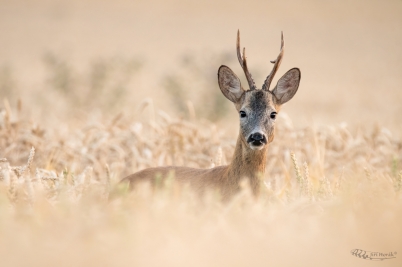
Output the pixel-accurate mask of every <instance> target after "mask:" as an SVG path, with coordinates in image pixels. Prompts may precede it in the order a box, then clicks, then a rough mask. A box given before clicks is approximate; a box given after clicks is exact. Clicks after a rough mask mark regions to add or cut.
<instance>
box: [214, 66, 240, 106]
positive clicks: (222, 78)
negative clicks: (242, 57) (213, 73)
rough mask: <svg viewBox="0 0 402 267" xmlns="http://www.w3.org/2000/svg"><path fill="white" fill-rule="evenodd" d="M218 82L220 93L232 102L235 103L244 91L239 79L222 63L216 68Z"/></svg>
mask: <svg viewBox="0 0 402 267" xmlns="http://www.w3.org/2000/svg"><path fill="white" fill-rule="evenodd" d="M218 83H219V88H221V91H222V94H223V95H224V96H225V97H226V98H227V99H229V100H230V101H232V102H233V103H236V102H237V101H238V100H239V99H240V97H241V96H242V94H243V93H244V90H243V88H242V87H241V84H240V79H239V78H238V77H237V76H236V74H234V72H233V71H232V70H231V69H229V67H226V66H224V65H222V66H220V68H219V70H218Z"/></svg>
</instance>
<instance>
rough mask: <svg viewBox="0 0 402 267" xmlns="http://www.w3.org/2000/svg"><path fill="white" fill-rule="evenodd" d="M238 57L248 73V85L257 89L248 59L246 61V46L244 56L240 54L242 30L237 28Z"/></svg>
mask: <svg viewBox="0 0 402 267" xmlns="http://www.w3.org/2000/svg"><path fill="white" fill-rule="evenodd" d="M236 49H237V58H238V59H239V63H240V66H241V67H242V69H243V71H244V74H245V75H246V78H247V82H248V85H249V86H250V90H252V89H256V86H255V83H254V80H253V77H251V74H250V72H249V71H248V68H247V61H246V48H243V56H242V55H241V54H240V31H239V30H237V43H236Z"/></svg>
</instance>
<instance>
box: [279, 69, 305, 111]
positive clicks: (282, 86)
mask: <svg viewBox="0 0 402 267" xmlns="http://www.w3.org/2000/svg"><path fill="white" fill-rule="evenodd" d="M300 78H301V73H300V70H299V69H298V68H294V69H291V70H289V71H288V72H286V73H285V74H284V75H283V76H282V77H281V78H280V79H279V81H278V84H277V85H276V86H275V88H274V90H272V93H273V94H274V95H275V98H276V103H277V104H279V105H282V104H284V103H286V102H288V101H289V100H290V99H292V97H293V96H294V95H295V94H296V92H297V89H298V88H299V83H300Z"/></svg>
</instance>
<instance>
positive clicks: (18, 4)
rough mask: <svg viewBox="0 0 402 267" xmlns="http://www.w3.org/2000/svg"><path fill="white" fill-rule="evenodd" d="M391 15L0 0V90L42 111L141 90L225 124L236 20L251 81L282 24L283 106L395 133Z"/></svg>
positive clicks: (136, 110) (164, 105)
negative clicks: (291, 74)
mask: <svg viewBox="0 0 402 267" xmlns="http://www.w3.org/2000/svg"><path fill="white" fill-rule="evenodd" d="M401 25H402V1H401V0H385V1H384V0H382V1H380V0H353V1H335V0H325V1H322V0H320V1H319V0H304V1H290V0H280V1H257V0H249V1H236V0H230V1H229V0H221V1H216V0H206V1H196V0H187V1H183V0H181V1H178V0H163V1H162V0H156V1H128V0H115V1H94V0H79V1H78V0H68V1H67V0H52V1H50V0H49V1H48V0H31V1H21V0H13V1H4V0H1V1H0V33H1V34H0V93H1V98H2V99H4V98H6V99H7V102H8V103H9V104H10V105H11V106H17V103H18V101H20V106H21V107H20V108H21V109H22V110H23V111H25V112H27V113H29V114H30V116H32V117H33V118H34V119H36V120H37V119H40V120H42V121H43V123H45V122H47V123H54V122H55V121H59V120H76V121H80V120H83V118H87V117H88V116H86V115H88V114H94V112H95V113H96V112H98V113H99V114H102V116H109V115H110V116H115V115H116V114H118V113H121V112H122V113H124V114H141V113H140V112H141V105H143V103H144V101H145V103H151V102H152V103H153V105H154V107H155V109H156V110H159V109H160V110H163V111H165V112H167V113H168V114H173V115H174V116H182V117H183V118H189V117H196V118H200V119H206V120H210V121H213V122H217V123H220V124H221V125H224V126H225V127H234V128H233V131H232V130H229V129H232V128H228V131H229V132H231V133H233V136H235V135H236V131H235V127H237V122H236V123H233V122H234V120H236V117H237V114H236V112H234V109H233V107H231V103H230V102H229V101H227V100H226V99H225V98H224V97H223V96H222V95H221V93H220V90H219V87H218V84H217V78H216V73H217V70H218V68H219V66H220V65H222V64H224V65H228V66H230V67H231V68H232V69H233V70H234V71H235V72H236V73H237V74H238V76H239V77H240V78H241V79H242V81H243V84H244V85H245V84H247V83H246V82H245V78H244V74H243V72H242V70H241V68H240V66H239V64H238V62H237V58H236V54H235V52H236V51H235V41H236V32H237V29H240V32H241V45H242V46H245V47H246V48H247V57H248V65H249V68H250V70H251V73H252V74H253V76H254V79H255V81H256V83H257V84H258V85H259V86H261V85H262V83H263V81H264V79H265V77H266V76H267V75H268V74H269V72H270V70H271V67H272V64H271V63H270V62H269V61H270V60H273V59H275V58H276V56H277V54H278V52H279V46H280V32H281V31H283V32H284V36H285V42H286V50H285V56H284V61H283V63H282V65H281V68H280V69H279V71H278V73H277V77H276V78H275V80H274V83H276V80H277V79H278V78H279V77H280V76H281V75H283V74H284V73H285V72H286V71H287V70H288V69H290V68H292V67H299V68H300V69H301V71H302V80H301V85H300V88H299V92H298V93H297V95H296V97H295V98H294V99H293V100H292V101H291V102H290V103H289V104H287V105H286V107H284V108H283V109H282V110H283V111H284V112H286V113H287V114H288V115H289V116H290V118H291V119H292V121H293V123H294V124H295V126H297V127H307V126H310V125H320V124H329V125H332V124H340V123H343V122H346V123H347V124H348V125H352V127H357V128H359V127H366V126H368V125H369V126H372V125H374V124H377V123H378V124H381V125H382V126H383V127H386V128H389V129H391V130H392V131H393V132H394V133H397V134H400V132H401V131H400V129H401V126H400V121H401V119H400V116H401V114H402V105H401V100H402V75H401V70H402V49H401V45H402V30H401ZM3 105H5V104H4V101H3V102H2V103H1V106H3ZM140 117H141V116H140Z"/></svg>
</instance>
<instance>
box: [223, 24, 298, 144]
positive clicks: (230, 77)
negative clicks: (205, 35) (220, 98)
mask: <svg viewBox="0 0 402 267" xmlns="http://www.w3.org/2000/svg"><path fill="white" fill-rule="evenodd" d="M281 39H282V40H281V49H280V52H279V55H278V57H277V58H276V60H274V61H271V63H273V64H274V67H273V68H272V71H271V73H270V74H269V75H268V76H267V78H266V80H265V82H264V84H263V85H262V89H257V88H256V86H255V83H254V80H253V78H252V76H251V74H250V73H249V71H248V68H247V61H246V51H245V48H243V55H241V53H240V32H239V31H238V32H237V44H236V49H237V57H238V59H239V63H240V65H241V67H242V69H243V71H244V74H245V75H246V78H247V82H248V85H249V87H250V89H249V90H244V89H243V87H242V85H241V83H240V80H239V78H238V77H237V76H236V74H234V72H233V71H232V70H231V69H230V68H229V67H227V66H223V65H222V66H221V67H220V68H219V70H218V82H219V87H220V89H221V91H222V93H223V95H224V96H225V97H226V98H227V99H229V100H230V101H232V102H233V103H234V105H235V107H236V109H237V111H238V112H239V117H240V138H241V140H242V141H243V143H244V144H246V145H247V146H248V147H250V148H251V149H252V150H261V149H263V148H264V147H266V145H267V144H268V143H270V142H272V140H273V139H274V133H275V131H274V130H275V119H276V114H277V112H279V109H280V107H281V105H282V104H284V103H286V102H288V101H289V100H290V99H292V97H293V96H294V95H295V94H296V92H297V89H298V87H299V83H300V78H301V76H300V75H301V74H300V70H299V69H298V68H293V69H291V70H289V71H288V72H286V73H285V74H284V75H283V76H282V77H281V78H280V79H279V80H278V83H277V85H276V86H275V88H274V89H273V90H272V91H271V90H269V87H270V84H271V82H272V79H273V78H274V75H275V73H276V72H277V70H278V68H279V66H280V64H281V61H282V58H283V53H284V44H285V43H284V40H283V34H282V35H281Z"/></svg>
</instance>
